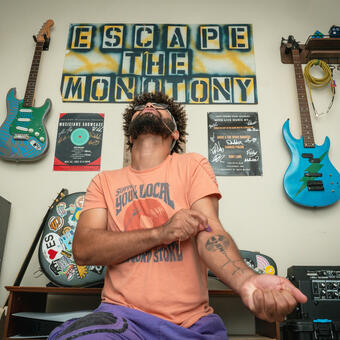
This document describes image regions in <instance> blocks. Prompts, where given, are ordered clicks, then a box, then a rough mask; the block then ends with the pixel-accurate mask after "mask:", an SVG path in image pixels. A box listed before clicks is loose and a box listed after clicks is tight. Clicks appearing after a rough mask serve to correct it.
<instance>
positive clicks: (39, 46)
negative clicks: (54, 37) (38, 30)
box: [23, 41, 44, 107]
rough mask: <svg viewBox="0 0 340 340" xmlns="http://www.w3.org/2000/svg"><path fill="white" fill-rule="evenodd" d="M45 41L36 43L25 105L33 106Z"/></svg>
mask: <svg viewBox="0 0 340 340" xmlns="http://www.w3.org/2000/svg"><path fill="white" fill-rule="evenodd" d="M43 46H44V42H39V41H38V42H37V43H36V45H35V51H34V56H33V60H32V65H31V70H30V74H29V77H28V81H27V86H26V91H25V97H24V102H23V106H24V107H32V106H33V103H34V93H35V85H36V82H37V76H38V70H39V64H40V59H41V53H42V51H43Z"/></svg>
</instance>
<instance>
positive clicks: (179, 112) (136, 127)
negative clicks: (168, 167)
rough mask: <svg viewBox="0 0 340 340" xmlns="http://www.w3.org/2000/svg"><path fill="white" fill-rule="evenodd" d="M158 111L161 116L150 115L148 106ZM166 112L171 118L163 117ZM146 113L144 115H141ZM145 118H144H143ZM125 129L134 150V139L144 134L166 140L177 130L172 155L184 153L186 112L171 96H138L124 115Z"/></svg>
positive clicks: (161, 94) (148, 94)
mask: <svg viewBox="0 0 340 340" xmlns="http://www.w3.org/2000/svg"><path fill="white" fill-rule="evenodd" d="M148 105H149V106H150V107H151V108H152V109H150V111H152V110H156V111H157V112H158V113H159V114H158V115H154V114H151V112H150V114H148V112H147V111H148V109H147V106H148ZM164 111H167V112H168V113H169V117H167V118H164V115H161V113H163V112H164ZM141 112H144V114H143V115H140V113H141ZM142 116H143V117H142ZM123 121H124V122H123V129H124V134H125V136H126V137H127V145H128V147H129V149H130V150H131V148H132V145H133V143H132V141H131V138H132V139H136V138H137V137H138V135H139V134H142V133H155V134H158V135H162V136H163V137H164V138H166V137H168V136H170V135H171V133H172V132H174V131H175V130H177V131H178V134H179V136H178V139H177V140H175V143H174V145H173V147H172V150H171V153H173V152H177V153H180V152H182V151H183V148H182V145H183V143H184V142H185V136H186V132H185V129H186V121H187V118H186V112H185V110H184V107H183V105H181V104H179V103H176V102H175V101H174V100H173V99H172V98H170V97H169V96H167V95H165V94H163V93H161V92H157V93H143V94H141V95H139V96H137V97H136V98H135V99H134V101H133V102H131V103H130V105H129V106H128V107H127V108H126V109H125V112H124V114H123Z"/></svg>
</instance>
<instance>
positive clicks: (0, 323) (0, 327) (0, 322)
mask: <svg viewBox="0 0 340 340" xmlns="http://www.w3.org/2000/svg"><path fill="white" fill-rule="evenodd" d="M66 195H68V190H67V189H61V191H60V192H59V194H58V196H57V197H56V198H55V199H54V201H53V203H52V205H51V206H50V207H49V208H48V210H47V212H46V214H45V216H44V218H43V220H42V222H41V225H40V227H39V229H38V231H37V233H36V235H35V237H34V240H33V242H32V244H31V247H30V249H29V251H28V253H27V255H26V257H25V259H24V261H23V263H22V265H21V267H20V270H19V273H18V275H17V277H16V279H15V281H14V284H13V286H19V285H20V283H21V281H22V279H23V277H24V275H25V272H26V269H27V267H28V265H29V263H30V261H31V258H32V256H33V253H34V251H35V248H36V246H37V244H38V242H39V239H40V236H41V234H42V231H43V230H44V226H45V224H46V221H47V217H48V214H49V212H50V211H51V210H52V209H53V208H54V206H55V205H56V204H57V203H58V202H59V201H60V200H61V199H62V198H63V197H65V196H66ZM8 300H9V296H7V299H6V302H5V304H4V305H3V311H2V314H1V319H0V331H1V332H2V330H3V329H4V327H3V325H4V322H5V309H6V307H7V305H8ZM1 332H0V333H1ZM0 335H1V338H2V334H0Z"/></svg>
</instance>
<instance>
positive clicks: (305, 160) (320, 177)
mask: <svg viewBox="0 0 340 340" xmlns="http://www.w3.org/2000/svg"><path fill="white" fill-rule="evenodd" d="M286 51H287V53H289V52H291V53H292V57H293V63H294V68H295V78H296V86H297V93H298V100H299V108H300V118H301V130H302V137H301V138H300V139H296V138H294V137H293V136H292V134H291V132H290V130H289V119H288V120H287V121H286V122H285V123H284V125H283V128H282V132H283V137H284V139H285V141H286V143H287V146H288V148H289V150H290V152H291V162H290V164H289V167H288V169H287V171H286V173H285V175H284V179H283V186H284V189H285V192H286V194H287V195H288V197H289V198H290V199H291V200H292V201H293V202H294V203H297V204H299V205H302V206H306V207H325V206H328V205H331V204H333V203H335V202H336V201H337V200H339V199H340V175H339V173H338V171H337V170H336V169H335V167H334V166H333V165H332V163H331V162H330V160H329V158H328V150H329V146H330V141H329V138H328V137H326V139H325V141H324V143H323V145H320V146H319V145H316V144H315V142H314V136H313V129H312V123H311V118H310V114H309V109H308V101H307V96H306V88H305V82H304V78H303V73H302V67H301V61H300V47H299V44H298V43H297V42H296V41H295V40H294V38H293V36H289V38H288V43H287V47H286Z"/></svg>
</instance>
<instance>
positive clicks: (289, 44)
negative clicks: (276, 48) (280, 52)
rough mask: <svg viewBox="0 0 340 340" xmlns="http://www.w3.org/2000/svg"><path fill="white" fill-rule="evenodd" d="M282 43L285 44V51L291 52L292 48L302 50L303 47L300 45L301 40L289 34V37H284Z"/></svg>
mask: <svg viewBox="0 0 340 340" xmlns="http://www.w3.org/2000/svg"><path fill="white" fill-rule="evenodd" d="M281 44H282V45H285V53H286V54H289V53H291V51H292V50H298V51H299V52H300V51H301V47H300V45H299V42H298V41H296V40H295V38H294V36H292V35H290V36H288V39H284V38H282V40H281Z"/></svg>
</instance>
